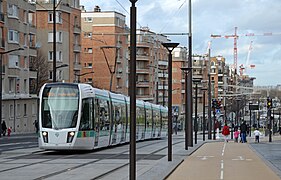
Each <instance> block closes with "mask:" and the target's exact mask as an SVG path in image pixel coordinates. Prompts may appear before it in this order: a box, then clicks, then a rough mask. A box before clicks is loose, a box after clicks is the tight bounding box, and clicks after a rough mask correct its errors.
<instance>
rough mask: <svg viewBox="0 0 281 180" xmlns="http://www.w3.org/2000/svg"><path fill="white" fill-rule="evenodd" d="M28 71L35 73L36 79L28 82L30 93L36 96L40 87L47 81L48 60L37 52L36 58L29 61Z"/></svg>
mask: <svg viewBox="0 0 281 180" xmlns="http://www.w3.org/2000/svg"><path fill="white" fill-rule="evenodd" d="M29 69H30V71H36V72H37V78H36V79H33V80H32V81H31V82H30V87H31V88H30V92H31V93H36V94H38V92H39V90H40V88H41V86H42V85H43V84H44V83H46V82H48V81H49V69H48V60H47V59H46V58H45V57H44V56H43V54H42V52H41V50H40V49H39V50H37V57H34V58H30V59H29Z"/></svg>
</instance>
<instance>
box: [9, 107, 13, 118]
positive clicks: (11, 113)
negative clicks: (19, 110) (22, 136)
mask: <svg viewBox="0 0 281 180" xmlns="http://www.w3.org/2000/svg"><path fill="white" fill-rule="evenodd" d="M9 112H10V113H9V114H10V118H13V117H14V106H13V105H12V104H10V108H9Z"/></svg>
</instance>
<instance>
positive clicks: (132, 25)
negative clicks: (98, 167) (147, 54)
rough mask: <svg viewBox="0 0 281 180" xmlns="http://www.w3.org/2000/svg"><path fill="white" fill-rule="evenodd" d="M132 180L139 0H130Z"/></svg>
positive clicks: (133, 173)
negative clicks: (137, 5) (137, 6)
mask: <svg viewBox="0 0 281 180" xmlns="http://www.w3.org/2000/svg"><path fill="white" fill-rule="evenodd" d="M130 1H131V8H130V28H131V29H130V75H129V77H130V81H129V82H130V87H129V95H130V121H131V122H130V180H135V179H136V51H137V48H136V39H137V38H136V22H137V8H136V6H135V4H136V2H137V0H130Z"/></svg>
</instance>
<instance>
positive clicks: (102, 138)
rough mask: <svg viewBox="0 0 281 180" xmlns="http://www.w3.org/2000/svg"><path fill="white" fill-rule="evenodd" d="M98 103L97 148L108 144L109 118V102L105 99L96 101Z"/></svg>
mask: <svg viewBox="0 0 281 180" xmlns="http://www.w3.org/2000/svg"><path fill="white" fill-rule="evenodd" d="M97 103H98V107H97V108H98V111H97V113H98V115H97V117H98V119H96V121H98V122H99V126H98V127H99V136H98V146H99V147H104V146H108V145H109V144H108V143H109V135H110V118H109V101H107V100H106V99H102V98H101V99H97Z"/></svg>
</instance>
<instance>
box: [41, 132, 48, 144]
mask: <svg viewBox="0 0 281 180" xmlns="http://www.w3.org/2000/svg"><path fill="white" fill-rule="evenodd" d="M42 136H43V141H44V143H48V142H49V140H48V132H47V131H43V132H42Z"/></svg>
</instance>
